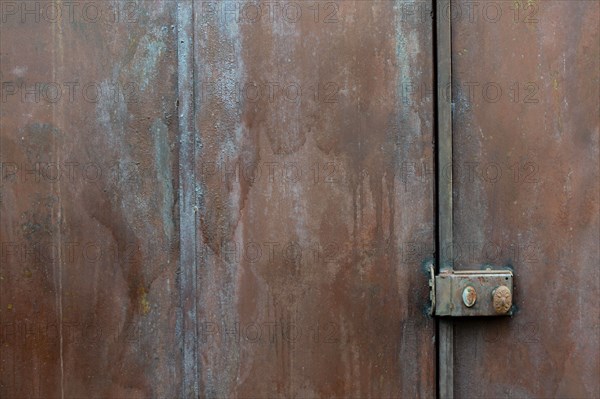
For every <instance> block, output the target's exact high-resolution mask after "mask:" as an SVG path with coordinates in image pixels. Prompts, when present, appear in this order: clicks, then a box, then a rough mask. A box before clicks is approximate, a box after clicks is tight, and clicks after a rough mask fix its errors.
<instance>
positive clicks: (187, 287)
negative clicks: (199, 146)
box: [177, 1, 199, 398]
mask: <svg viewBox="0 0 600 399" xmlns="http://www.w3.org/2000/svg"><path fill="white" fill-rule="evenodd" d="M177 60H178V67H177V80H178V82H177V90H178V93H177V101H178V108H177V111H178V120H179V204H180V205H179V227H180V264H179V268H180V269H179V289H180V308H179V312H180V314H179V315H178V322H177V334H178V336H179V339H180V340H181V341H180V342H181V345H182V365H181V367H182V374H183V375H182V378H181V381H182V386H181V395H180V396H181V397H183V398H197V397H199V379H198V346H197V345H198V344H197V343H198V325H197V305H196V302H197V301H196V281H197V264H198V262H197V253H196V231H197V230H196V199H195V184H196V176H195V170H196V168H195V160H196V154H195V148H196V142H195V140H196V131H195V128H194V126H195V124H194V120H195V90H194V2H193V1H178V2H177Z"/></svg>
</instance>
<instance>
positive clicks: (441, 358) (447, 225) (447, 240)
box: [432, 0, 454, 399]
mask: <svg viewBox="0 0 600 399" xmlns="http://www.w3.org/2000/svg"><path fill="white" fill-rule="evenodd" d="M434 4H435V9H434V10H433V12H434V13H433V15H434V17H435V20H434V24H435V34H436V42H435V47H436V48H435V51H436V53H435V64H436V70H435V75H436V90H435V96H434V97H435V99H436V105H437V107H436V122H437V123H436V125H437V132H436V133H437V134H436V161H437V162H436V199H437V201H436V208H437V209H436V211H437V218H436V231H437V241H436V244H437V245H436V248H437V251H436V263H437V266H438V271H439V272H442V271H450V272H451V271H452V269H453V267H454V265H453V262H452V261H453V259H454V257H453V255H452V253H453V249H454V248H453V245H452V242H453V231H452V229H453V222H452V218H453V210H452V200H453V197H452V193H453V191H452V168H444V166H445V165H451V164H452V86H451V85H448V83H449V82H452V29H451V19H450V18H447V15H451V10H452V1H450V0H439V1H436V2H435V3H434ZM432 306H433V304H432ZM453 331H454V330H453V321H451V320H438V321H437V328H436V338H437V342H439V344H438V345H437V346H438V351H437V352H438V353H437V371H438V376H437V379H438V381H437V385H438V389H437V391H438V395H439V396H440V397H441V398H444V399H453V397H454V396H453V391H452V387H453V385H454V384H453V379H454V376H453V374H454V354H453V353H454V352H453V345H454V332H453Z"/></svg>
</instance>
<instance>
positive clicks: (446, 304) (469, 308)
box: [432, 269, 513, 317]
mask: <svg viewBox="0 0 600 399" xmlns="http://www.w3.org/2000/svg"><path fill="white" fill-rule="evenodd" d="M432 285H433V287H432V289H433V290H434V291H435V295H434V296H435V309H434V315H436V316H452V317H461V316H500V315H506V316H509V315H511V314H512V300H511V298H512V287H513V274H512V272H511V271H510V270H491V269H487V270H473V271H462V270H461V271H457V270H454V271H452V272H444V273H440V274H439V275H437V276H435V280H434V283H433V284H432ZM507 292H508V293H507Z"/></svg>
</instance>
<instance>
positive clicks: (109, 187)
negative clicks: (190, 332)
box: [0, 1, 181, 398]
mask: <svg viewBox="0 0 600 399" xmlns="http://www.w3.org/2000/svg"><path fill="white" fill-rule="evenodd" d="M78 4H79V5H78V6H76V7H75V8H73V7H74V5H73V4H72V3H68V2H64V3H63V2H39V1H38V2H33V1H32V2H8V1H3V2H2V4H1V6H2V7H3V9H2V11H3V12H2V19H3V20H2V24H1V25H0V35H1V36H0V53H1V54H0V56H1V62H0V72H1V76H2V79H1V80H2V90H3V93H2V94H3V98H2V101H1V103H0V107H1V112H0V115H1V118H2V132H1V135H0V144H1V146H0V160H1V162H2V175H1V178H2V182H1V187H2V188H1V189H2V192H1V195H2V203H1V208H0V209H1V211H0V212H1V215H0V216H1V220H2V223H1V227H0V235H1V242H2V254H1V255H2V258H1V267H0V325H1V327H0V332H1V333H0V341H1V344H0V396H1V397H3V398H23V397H41V398H58V397H63V398H64V397H111V398H117V397H120V398H124V397H127V398H142V397H144V398H146V397H176V396H178V390H179V388H180V384H179V382H178V381H179V380H180V378H181V372H180V369H181V367H180V366H181V362H180V360H179V354H178V353H179V351H178V345H177V336H176V334H175V324H176V319H177V313H176V309H177V305H178V301H179V299H178V293H177V286H176V270H177V267H178V256H177V254H178V226H177V225H178V223H177V221H176V220H177V219H176V218H175V216H176V215H177V206H176V204H177V190H176V187H177V169H176V165H177V156H178V155H177V148H178V147H177V138H176V135H177V123H176V122H177V113H176V109H175V106H176V87H177V79H176V71H177V64H176V61H177V60H176V55H177V53H176V51H175V47H174V46H175V43H176V41H175V40H176V31H175V29H174V24H175V17H176V14H175V3H173V2H171V1H163V2H161V1H158V2H152V3H151V2H145V1H144V2H135V3H134V2H104V1H103V2H86V3H85V4H84V3H78ZM12 7H14V8H12Z"/></svg>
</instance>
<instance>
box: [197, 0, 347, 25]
mask: <svg viewBox="0 0 600 399" xmlns="http://www.w3.org/2000/svg"><path fill="white" fill-rule="evenodd" d="M339 8H340V7H339V2H335V1H235V0H234V1H230V0H225V1H203V2H202V5H201V11H200V13H201V14H200V20H201V21H210V20H216V21H218V22H220V23H224V24H226V23H232V22H233V23H239V24H259V23H277V22H284V23H288V24H296V23H299V22H313V23H321V24H334V23H337V22H339V12H340V9H339Z"/></svg>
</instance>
